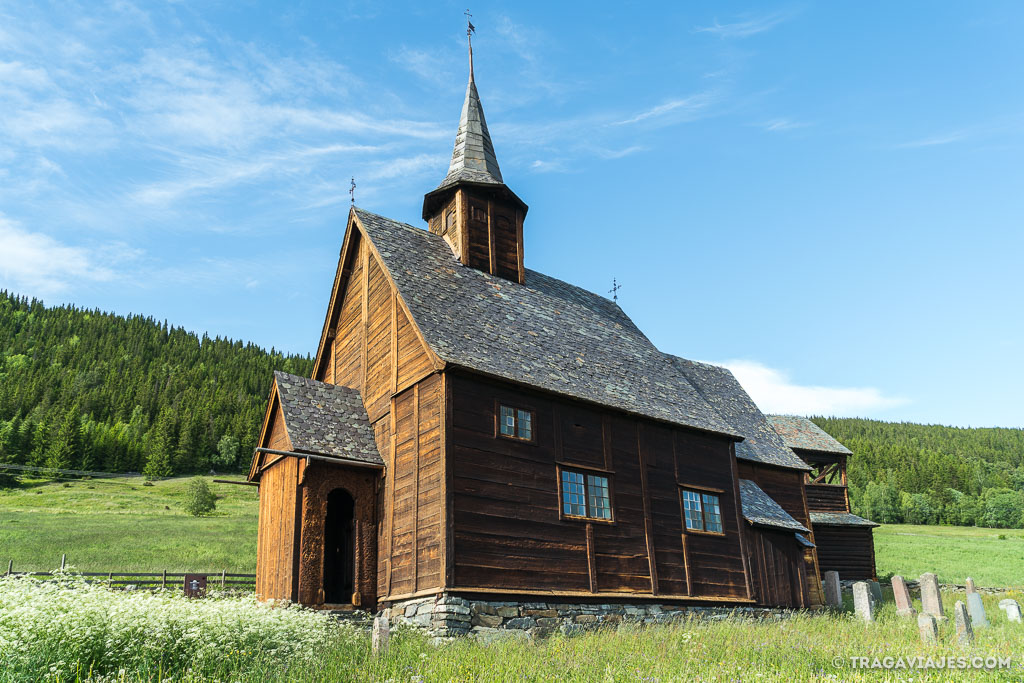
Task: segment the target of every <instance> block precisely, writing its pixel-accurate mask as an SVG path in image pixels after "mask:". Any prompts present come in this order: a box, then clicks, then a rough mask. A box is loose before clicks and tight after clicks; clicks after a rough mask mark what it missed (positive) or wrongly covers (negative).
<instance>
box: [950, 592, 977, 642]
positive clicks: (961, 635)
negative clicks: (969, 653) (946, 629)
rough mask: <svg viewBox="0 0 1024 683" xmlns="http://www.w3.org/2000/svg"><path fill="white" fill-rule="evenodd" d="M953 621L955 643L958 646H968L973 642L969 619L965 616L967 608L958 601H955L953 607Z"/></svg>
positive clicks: (972, 631)
mask: <svg viewBox="0 0 1024 683" xmlns="http://www.w3.org/2000/svg"><path fill="white" fill-rule="evenodd" d="M953 619H954V620H955V621H956V642H957V643H958V644H960V645H970V644H971V643H972V642H974V629H973V628H971V617H970V616H969V615H968V614H967V607H965V606H964V603H963V602H961V601H960V600H957V601H956V605H955V606H954V607H953Z"/></svg>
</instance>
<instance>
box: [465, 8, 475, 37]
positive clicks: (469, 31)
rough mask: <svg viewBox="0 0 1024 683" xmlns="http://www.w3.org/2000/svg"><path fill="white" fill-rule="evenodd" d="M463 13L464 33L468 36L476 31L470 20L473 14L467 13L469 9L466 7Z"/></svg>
mask: <svg viewBox="0 0 1024 683" xmlns="http://www.w3.org/2000/svg"><path fill="white" fill-rule="evenodd" d="M463 14H465V15H466V35H467V36H469V35H472V34H473V33H476V26H473V22H472V19H473V15H472V14H470V13H469V9H468V8H467V9H466V11H465V12H463Z"/></svg>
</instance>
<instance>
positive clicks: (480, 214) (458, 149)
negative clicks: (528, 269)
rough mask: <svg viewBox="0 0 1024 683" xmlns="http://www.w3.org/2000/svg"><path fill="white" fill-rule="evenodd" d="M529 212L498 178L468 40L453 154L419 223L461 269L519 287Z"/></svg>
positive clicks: (522, 271)
mask: <svg viewBox="0 0 1024 683" xmlns="http://www.w3.org/2000/svg"><path fill="white" fill-rule="evenodd" d="M470 26H471V28H470V32H471V31H472V25H470ZM527 209H528V207H527V206H526V204H525V203H524V202H523V200H521V199H520V198H519V197H517V196H516V195H515V193H514V192H512V190H510V189H509V188H508V187H507V186H506V185H505V183H504V181H503V180H502V178H501V169H500V168H498V159H497V157H496V156H495V155H494V145H493V144H492V143H491V135H490V133H489V132H488V131H487V121H486V120H485V119H484V110H483V107H482V106H481V104H480V95H479V93H477V90H476V82H475V81H474V78H473V44H472V39H471V42H470V44H469V85H468V86H467V88H466V101H465V102H464V103H463V105H462V117H461V118H460V120H459V130H458V132H457V133H456V134H455V150H454V151H453V152H452V161H451V165H450V166H449V167H448V175H447V176H445V179H444V180H443V181H442V182H441V184H440V185H438V187H437V189H435V190H434V191H433V192H430V193H428V194H427V195H426V196H425V197H424V198H423V220H425V221H427V223H428V224H429V226H430V232H432V233H434V234H435V235H441V236H442V237H444V239H445V241H446V242H448V245H449V246H450V247H451V248H452V252H454V254H455V256H457V257H458V259H459V261H461V262H462V263H463V265H466V266H469V267H470V268H476V269H478V270H482V271H485V272H488V273H490V274H491V275H496V276H498V277H502V278H505V279H506V280H512V281H513V282H518V283H522V282H523V281H524V279H525V276H524V275H525V271H524V269H523V219H524V218H525V217H526V211H527Z"/></svg>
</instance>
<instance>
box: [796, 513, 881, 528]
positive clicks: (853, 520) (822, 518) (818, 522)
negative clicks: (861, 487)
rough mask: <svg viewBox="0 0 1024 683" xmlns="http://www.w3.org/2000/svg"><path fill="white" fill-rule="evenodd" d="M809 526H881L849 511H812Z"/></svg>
mask: <svg viewBox="0 0 1024 683" xmlns="http://www.w3.org/2000/svg"><path fill="white" fill-rule="evenodd" d="M811 526H864V527H876V526H881V524H878V523H876V522H872V521H871V520H870V519H864V518H863V517H858V516H857V515H855V514H853V513H850V512H812V513H811Z"/></svg>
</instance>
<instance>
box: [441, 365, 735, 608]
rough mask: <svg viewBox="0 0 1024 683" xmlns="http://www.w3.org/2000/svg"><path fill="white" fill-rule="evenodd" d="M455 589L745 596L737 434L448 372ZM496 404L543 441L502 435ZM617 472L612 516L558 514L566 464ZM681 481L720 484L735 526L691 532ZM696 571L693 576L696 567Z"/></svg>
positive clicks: (727, 520)
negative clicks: (526, 414)
mask: <svg viewBox="0 0 1024 683" xmlns="http://www.w3.org/2000/svg"><path fill="white" fill-rule="evenodd" d="M446 381H448V382H449V383H450V400H451V402H452V409H451V418H450V419H451V425H450V429H449V431H448V433H447V435H446V439H447V443H448V458H449V460H448V466H449V469H450V477H451V480H450V484H449V486H450V488H451V491H452V511H451V514H452V525H453V534H454V539H453V541H454V546H453V548H452V556H453V567H452V580H451V585H452V586H454V587H456V588H462V589H466V588H482V589H505V590H509V591H513V590H517V589H518V590H549V591H557V592H566V593H591V592H592V593H601V594H608V593H617V592H630V593H640V594H652V593H657V594H660V595H673V596H678V597H685V596H687V595H690V596H701V597H704V596H707V597H712V596H715V597H727V598H734V599H745V598H746V597H747V585H746V579H745V576H744V570H743V556H742V553H741V542H740V536H739V528H738V521H737V513H736V498H735V493H734V486H733V481H734V480H733V475H732V469H731V467H732V464H731V459H732V453H731V446H730V442H729V441H728V440H725V439H721V438H713V437H710V436H702V435H699V434H697V433H692V432H688V431H684V430H675V429H671V428H669V427H666V426H662V425H660V424H658V423H654V422H647V421H643V420H639V419H634V418H629V417H626V416H622V415H618V414H612V413H609V412H605V411H602V410H599V409H596V408H593V407H589V406H586V405H583V404H579V403H573V402H571V401H569V400H558V399H554V398H552V397H550V396H548V395H543V394H538V393H533V392H526V391H523V390H521V389H518V388H516V387H513V386H511V385H506V384H502V383H497V382H491V381H487V380H483V379H480V378H477V377H474V376H469V375H464V374H450V373H446ZM499 402H505V403H508V404H510V405H514V406H519V407H527V408H530V409H532V410H534V411H535V415H536V422H535V425H534V428H535V431H536V443H535V444H529V443H521V442H516V441H512V440H508V439H503V438H499V437H496V419H495V410H496V406H497V404H498V403H499ZM558 463H564V464H566V466H577V467H580V468H593V469H595V470H598V471H608V472H609V475H608V476H609V478H610V479H611V485H612V507H613V513H614V518H615V520H614V523H613V524H608V523H603V522H598V521H593V522H587V521H580V520H572V519H560V516H559V507H560V506H559V487H558V479H557V476H558V475H557V467H556V466H557V464H558ZM677 480H678V481H682V482H684V483H688V484H693V485H701V486H705V487H715V488H719V489H721V491H722V493H721V507H722V514H723V522H724V526H725V529H726V533H725V535H723V536H710V535H697V534H687V536H686V539H687V540H686V549H685V553H684V542H683V540H682V534H683V530H682V513H681V508H680V499H679V492H678V485H677ZM688 566H689V568H690V575H689V576H688V575H687V567H688Z"/></svg>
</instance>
